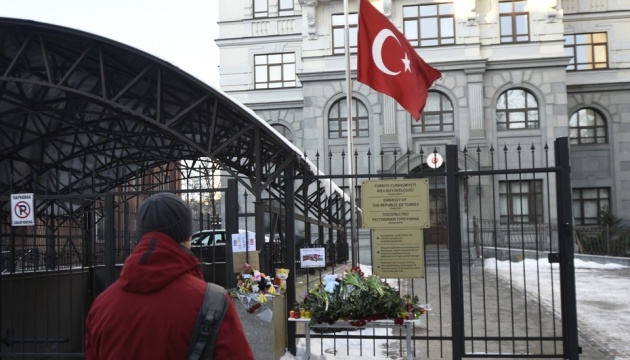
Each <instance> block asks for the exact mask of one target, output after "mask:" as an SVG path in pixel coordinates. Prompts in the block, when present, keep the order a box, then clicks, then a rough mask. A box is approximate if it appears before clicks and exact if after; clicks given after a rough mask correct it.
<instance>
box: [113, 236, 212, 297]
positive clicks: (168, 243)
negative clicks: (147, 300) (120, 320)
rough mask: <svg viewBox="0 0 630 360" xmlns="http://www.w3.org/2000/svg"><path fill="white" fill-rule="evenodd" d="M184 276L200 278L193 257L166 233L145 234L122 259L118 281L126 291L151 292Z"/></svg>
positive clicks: (199, 270) (201, 275)
mask: <svg viewBox="0 0 630 360" xmlns="http://www.w3.org/2000/svg"><path fill="white" fill-rule="evenodd" d="M186 273H190V274H192V275H194V276H196V277H198V278H200V279H203V273H202V271H201V266H200V265H199V260H198V259H197V258H196V257H195V255H193V253H192V252H190V250H188V249H187V248H185V247H184V246H182V245H180V244H178V243H177V242H175V240H173V239H172V238H171V237H169V236H168V235H166V234H163V233H160V232H148V233H146V234H144V236H143V237H142V240H140V242H139V243H138V245H136V247H135V249H134V250H133V252H132V253H131V254H130V255H129V257H128V258H127V260H125V264H124V265H123V268H122V271H121V273H120V280H121V282H122V288H123V290H125V291H129V292H136V293H150V292H154V291H157V290H159V289H161V288H163V287H165V286H166V285H168V284H170V283H171V282H172V281H174V280H176V279H177V278H179V277H180V276H182V275H183V274H186Z"/></svg>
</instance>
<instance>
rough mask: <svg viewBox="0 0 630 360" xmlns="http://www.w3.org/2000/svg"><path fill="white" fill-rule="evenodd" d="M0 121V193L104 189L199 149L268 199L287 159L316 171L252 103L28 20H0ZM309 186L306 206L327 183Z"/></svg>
mask: <svg viewBox="0 0 630 360" xmlns="http://www.w3.org/2000/svg"><path fill="white" fill-rule="evenodd" d="M0 124H1V125H2V131H0V196H6V195H8V194H10V193H15V192H22V191H25V192H34V193H49V192H51V191H52V190H53V189H54V193H55V194H76V193H98V192H104V191H108V190H110V189H113V188H115V187H116V186H119V185H121V184H124V183H126V182H127V181H128V180H130V179H132V178H135V177H136V176H137V174H139V173H142V172H144V171H149V170H150V169H153V168H155V167H156V166H159V165H163V164H167V163H171V162H177V161H181V160H195V159H199V158H203V157H209V158H211V159H213V160H214V161H216V162H218V163H220V164H221V166H222V167H223V168H224V169H225V170H227V171H228V172H230V173H231V174H232V175H233V176H235V177H237V178H238V179H240V180H241V182H242V183H244V184H245V185H246V186H247V187H248V188H249V190H250V191H252V192H253V193H254V194H260V193H261V192H262V191H263V189H264V190H266V191H269V192H270V196H272V197H276V196H278V197H279V196H282V192H283V181H282V180H281V177H280V175H281V174H282V172H283V170H284V169H285V168H286V167H287V166H289V165H291V167H292V168H293V169H294V170H293V174H292V175H297V176H300V175H305V174H308V175H312V174H313V173H314V172H316V170H314V169H313V167H312V166H311V165H312V164H311V165H309V163H310V162H309V161H307V159H306V158H305V157H304V156H302V155H301V154H300V153H299V152H298V151H296V150H295V148H293V146H292V144H290V143H288V142H287V141H286V140H285V139H284V138H283V137H282V136H280V135H279V134H278V133H277V132H275V131H274V130H273V129H272V128H271V127H270V126H269V125H268V124H266V123H265V122H264V121H263V120H261V119H260V118H258V117H257V116H256V115H255V114H254V113H253V112H252V111H251V110H249V109H247V108H246V107H244V106H242V105H240V104H238V103H236V102H235V101H233V100H231V98H229V97H228V96H227V95H226V94H224V93H222V92H221V91H220V90H217V89H214V88H213V87H211V86H209V85H207V84H205V83H203V82H201V81H200V80H198V79H196V78H194V77H192V76H190V75H188V74H187V73H185V72H184V71H182V70H180V69H178V68H177V67H175V66H173V65H171V64H169V63H167V62H165V61H163V60H160V59H158V58H156V57H154V56H151V55H149V54H147V53H144V52H142V51H140V50H137V49H134V48H131V47H129V46H126V45H123V44H120V43H118V42H115V41H112V40H109V39H106V38H103V37H99V36H96V35H93V34H89V33H85V32H82V31H77V30H74V29H69V28H64V27H60V26H56V25H50V24H44V23H38V22H33V21H26V20H18V19H9V18H0ZM316 175H317V174H316ZM243 179H247V180H248V181H249V183H247V182H244V181H243ZM303 186H307V187H308V186H309V184H308V183H306V184H303ZM315 192H316V193H317V195H316V196H315V197H312V196H310V197H308V198H307V197H300V195H299V194H296V196H297V198H296V201H297V202H298V204H300V205H302V206H303V207H304V208H308V209H311V211H312V210H313V209H324V208H325V207H326V206H325V205H324V202H327V203H328V206H329V207H330V206H331V205H330V203H329V202H330V200H331V194H330V192H327V193H324V192H322V191H321V189H320V190H316V191H315ZM332 197H337V198H338V199H337V200H339V199H341V201H342V202H343V201H345V200H346V199H345V197H344V196H343V194H341V192H338V193H337V194H336V195H335V194H333V195H332ZM306 203H310V204H311V205H315V206H305V204H306ZM313 203H316V204H313ZM318 211H321V210H318ZM319 215H320V216H321V215H322V214H321V213H320V214H319ZM323 215H326V214H323ZM337 215H338V214H337ZM334 217H336V216H334ZM342 217H343V216H342ZM329 220H331V219H329ZM332 222H333V223H334V222H337V221H332Z"/></svg>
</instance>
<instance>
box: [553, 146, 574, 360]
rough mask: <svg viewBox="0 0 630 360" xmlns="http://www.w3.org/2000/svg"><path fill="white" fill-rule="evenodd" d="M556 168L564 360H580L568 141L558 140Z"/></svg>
mask: <svg viewBox="0 0 630 360" xmlns="http://www.w3.org/2000/svg"><path fill="white" fill-rule="evenodd" d="M554 145H555V156H556V159H555V160H556V166H559V167H560V171H559V172H558V176H557V181H556V199H557V202H558V247H559V251H560V289H561V292H562V304H561V305H562V306H561V308H562V334H563V336H564V341H563V348H564V349H563V350H564V357H565V359H571V360H573V359H579V358H580V355H579V353H580V347H579V344H578V323H577V303H576V299H575V297H576V294H575V265H574V263H573V261H574V258H575V253H574V249H573V244H574V241H573V207H572V193H571V163H570V154H569V139H568V138H567V137H561V138H558V139H556V141H555V142H554Z"/></svg>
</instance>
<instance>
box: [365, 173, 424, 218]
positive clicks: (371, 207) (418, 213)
mask: <svg viewBox="0 0 630 360" xmlns="http://www.w3.org/2000/svg"><path fill="white" fill-rule="evenodd" d="M361 210H362V212H363V216H362V219H363V227H365V228H372V229H376V228H385V229H394V228H398V229H399V228H428V227H429V226H430V225H429V179H402V180H367V181H363V182H362V183H361Z"/></svg>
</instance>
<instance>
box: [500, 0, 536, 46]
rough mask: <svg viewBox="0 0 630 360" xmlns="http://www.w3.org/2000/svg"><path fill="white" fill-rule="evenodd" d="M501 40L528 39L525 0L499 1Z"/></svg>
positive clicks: (507, 41)
mask: <svg viewBox="0 0 630 360" xmlns="http://www.w3.org/2000/svg"><path fill="white" fill-rule="evenodd" d="M499 18H500V22H501V42H502V43H512V42H522V41H529V13H528V12H527V0H510V1H499Z"/></svg>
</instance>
